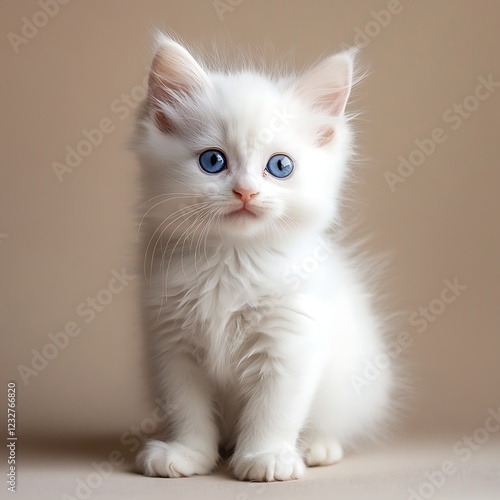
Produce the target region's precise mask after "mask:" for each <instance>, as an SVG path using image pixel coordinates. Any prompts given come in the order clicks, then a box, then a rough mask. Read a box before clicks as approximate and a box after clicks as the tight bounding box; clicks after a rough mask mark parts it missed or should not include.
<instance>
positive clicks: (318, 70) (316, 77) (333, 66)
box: [295, 51, 354, 116]
mask: <svg viewBox="0 0 500 500" xmlns="http://www.w3.org/2000/svg"><path fill="white" fill-rule="evenodd" d="M353 67H354V53H353V52H352V51H347V52H341V53H340V54H337V55H334V56H330V57H327V58H326V59H323V60H322V61H321V62H320V63H319V64H317V65H316V66H314V67H313V68H312V69H310V70H309V71H308V72H307V73H305V74H304V75H303V76H302V77H301V78H299V80H298V81H297V82H296V83H295V88H296V92H297V93H298V94H300V95H301V96H302V97H303V98H304V99H306V100H308V101H309V102H310V103H311V104H312V105H313V106H315V107H317V108H319V109H322V110H323V111H326V112H327V113H328V114H330V115H331V116H341V115H342V114H343V113H344V110H345V107H346V104H347V99H348V98H349V94H350V93H351V87H352V77H353Z"/></svg>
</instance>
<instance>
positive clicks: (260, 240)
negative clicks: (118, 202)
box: [134, 37, 392, 481]
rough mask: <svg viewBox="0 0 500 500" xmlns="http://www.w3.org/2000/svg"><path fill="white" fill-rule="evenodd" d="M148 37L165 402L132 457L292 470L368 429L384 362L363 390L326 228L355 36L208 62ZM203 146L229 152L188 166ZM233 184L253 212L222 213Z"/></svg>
mask: <svg viewBox="0 0 500 500" xmlns="http://www.w3.org/2000/svg"><path fill="white" fill-rule="evenodd" d="M157 54H159V56H158V57H159V62H160V64H159V65H158V59H157V60H156V63H157V65H156V67H153V74H152V78H156V80H154V81H153V80H151V87H150V98H149V99H148V102H147V103H145V106H144V109H143V111H142V114H141V117H140V120H139V123H138V129H137V133H136V137H135V141H134V142H135V147H136V149H137V152H138V155H139V157H140V159H141V163H142V179H143V187H144V197H145V198H144V200H145V203H144V204H143V205H142V206H141V209H143V212H142V214H143V220H142V229H143V230H144V233H145V238H144V272H145V275H146V278H147V279H146V283H145V286H144V306H145V317H146V321H147V325H148V326H147V329H148V331H147V341H148V348H149V354H150V358H151V366H152V369H153V372H154V384H155V391H156V393H157V394H158V396H160V397H161V398H162V399H164V400H166V401H167V404H169V405H171V406H170V407H171V408H172V411H171V412H170V420H169V422H168V425H167V429H166V434H165V435H164V440H162V441H158V440H151V441H150V442H148V443H147V445H146V446H145V447H144V448H143V450H142V451H141V452H140V454H139V456H138V460H137V463H138V466H139V468H140V470H141V471H142V472H143V473H144V474H146V475H150V476H164V477H178V476H190V475H192V474H207V473H209V472H210V471H211V470H212V469H213V468H214V466H215V465H216V462H217V460H218V456H219V454H218V448H219V446H220V445H224V446H226V447H228V448H232V447H234V453H233V456H232V459H231V465H232V468H233V471H234V474H235V476H236V477H237V478H239V479H247V480H256V481H272V480H288V479H294V478H298V477H299V476H301V475H302V473H303V472H304V470H305V464H304V462H305V463H306V464H307V465H309V466H314V465H325V464H331V463H335V462H337V461H338V460H340V459H341V457H342V454H343V451H342V450H343V447H345V446H348V445H350V444H352V442H353V440H355V439H356V438H358V437H360V436H368V437H370V436H371V435H373V434H374V433H375V431H376V429H377V428H378V425H379V424H380V423H381V421H382V420H383V419H384V417H385V414H386V410H387V408H388V403H389V392H390V388H391V385H392V383H391V378H392V377H391V372H390V370H385V371H383V372H381V374H380V376H379V377H378V378H377V379H376V380H374V381H373V382H372V383H371V384H370V385H369V387H367V388H365V389H364V390H363V391H361V392H359V391H356V390H355V387H354V386H353V384H352V383H351V377H352V376H353V375H361V372H362V370H363V368H364V367H365V362H366V361H367V360H368V361H369V360H373V359H374V358H375V357H376V355H377V354H379V353H380V352H382V351H383V350H384V347H383V341H382V335H381V328H380V321H379V319H378V318H377V317H376V316H375V314H374V313H373V311H372V306H371V299H370V294H369V293H368V292H367V290H366V289H365V287H364V286H363V284H362V283H360V282H359V280H358V279H357V277H356V276H357V275H356V273H355V272H354V271H353V266H352V264H351V263H350V260H349V259H346V257H344V255H343V252H342V251H341V250H340V248H338V245H337V244H336V243H335V240H334V238H333V237H332V235H333V234H334V232H335V231H334V227H335V223H336V222H337V217H338V205H339V198H340V194H341V188H342V185H343V182H344V181H345V177H346V175H347V162H348V160H349V156H350V152H351V149H352V148H351V142H352V136H351V131H350V127H349V123H348V120H347V119H346V117H345V115H344V107H345V103H346V101H347V98H348V95H349V91H350V87H351V85H352V54H350V53H343V54H340V55H337V56H333V57H331V58H327V59H325V60H323V61H322V62H321V63H320V64H319V65H318V66H316V67H314V68H313V69H311V70H310V71H309V72H307V73H306V74H305V75H303V76H299V77H290V76H287V77H279V78H278V77H276V78H271V77H269V76H265V75H262V74H260V73H258V72H254V71H250V70H241V71H235V72H230V73H224V72H222V71H218V72H217V71H207V70H205V69H202V67H201V66H200V65H199V64H198V63H197V62H196V61H195V59H193V58H192V57H191V56H190V55H189V53H188V52H187V51H186V49H184V48H183V47H181V46H180V45H178V44H177V43H175V42H173V41H172V40H170V39H168V38H166V37H160V38H159V46H158V52H157ZM155 82H156V83H155ZM158 82H160V87H161V88H160V87H158ZM155 84H156V85H157V87H156V88H155V87H154V85H155ZM162 92H163V94H162ZM161 95H163V96H165V98H164V100H162V99H161ZM159 96H160V97H159ZM158 113H164V115H160V116H164V117H166V118H167V120H168V127H171V129H170V128H169V130H168V131H167V132H166V131H165V130H161V127H159V125H158V123H157V121H156V120H155V117H157V116H158ZM280 113H281V115H280ZM283 114H284V115H283ZM285 122H286V123H285ZM282 125H283V126H282ZM263 130H266V132H264V133H263V132H262V131H263ZM269 130H271V134H270V133H269V132H268V131H269ZM329 130H330V131H334V134H332V136H330V135H329V134H327V135H326V139H325V138H324V137H323V134H324V133H325V131H327V132H328V131H329ZM322 137H323V140H322ZM209 148H218V149H220V150H222V151H224V152H225V154H226V156H227V159H228V162H229V169H228V170H227V171H224V172H222V173H220V174H213V175H209V174H206V173H205V172H203V171H202V170H201V169H200V167H199V165H198V156H199V154H200V153H201V152H202V151H204V150H205V149H209ZM275 153H285V154H287V155H289V156H290V157H291V158H292V159H293V161H294V165H295V169H294V172H293V174H292V175H291V176H290V177H288V178H286V179H275V178H273V177H272V176H270V175H269V174H266V173H265V172H264V168H265V166H266V163H267V161H268V159H269V158H270V157H271V156H272V155H273V154H275ZM236 185H238V186H240V187H241V186H243V187H245V188H248V189H252V190H253V191H254V192H258V195H257V196H255V197H254V198H253V201H252V208H253V209H254V211H255V212H256V213H257V217H255V218H251V217H244V218H234V217H232V218H231V217H228V216H227V215H225V214H227V213H229V212H231V211H233V210H235V209H237V208H239V206H240V205H241V201H239V199H238V197H236V196H235V194H234V193H233V192H232V189H233V188H234V187H235V186H236ZM297 266H299V267H297Z"/></svg>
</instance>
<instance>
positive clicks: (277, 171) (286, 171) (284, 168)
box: [266, 155, 293, 179]
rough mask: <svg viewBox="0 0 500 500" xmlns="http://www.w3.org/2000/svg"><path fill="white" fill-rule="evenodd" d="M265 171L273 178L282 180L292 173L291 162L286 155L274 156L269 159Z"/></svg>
mask: <svg viewBox="0 0 500 500" xmlns="http://www.w3.org/2000/svg"><path fill="white" fill-rule="evenodd" d="M266 170H267V171H268V172H269V173H270V174H271V175H272V176H273V177H278V178H279V179H283V178H284V177H288V176H289V175H290V174H291V173H292V171H293V161H292V159H291V158H289V157H288V156H286V155H274V156H271V158H269V161H268V162H267V165H266Z"/></svg>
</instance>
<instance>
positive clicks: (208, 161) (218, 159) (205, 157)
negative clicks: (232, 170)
mask: <svg viewBox="0 0 500 500" xmlns="http://www.w3.org/2000/svg"><path fill="white" fill-rule="evenodd" d="M198 161H199V162H200V167H201V168H202V169H203V170H204V171H205V172H207V173H209V174H218V173H219V172H222V171H223V170H225V169H226V168H227V161H226V157H225V156H224V154H223V153H222V152H221V151H218V150H217V149H207V150H206V151H203V153H201V155H200V158H199V160H198Z"/></svg>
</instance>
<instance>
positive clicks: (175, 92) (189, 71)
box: [148, 35, 209, 133]
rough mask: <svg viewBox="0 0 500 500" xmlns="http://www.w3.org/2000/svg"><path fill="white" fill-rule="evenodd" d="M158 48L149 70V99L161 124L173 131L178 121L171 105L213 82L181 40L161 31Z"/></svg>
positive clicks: (163, 127) (159, 126) (162, 128)
mask: <svg viewBox="0 0 500 500" xmlns="http://www.w3.org/2000/svg"><path fill="white" fill-rule="evenodd" d="M157 45H158V46H157V50H156V54H155V56H154V59H153V64H152V66H151V71H150V73H149V89H148V99H149V105H150V109H151V112H152V113H153V114H154V115H155V122H156V125H157V126H158V128H159V129H160V130H161V131H162V132H165V133H171V132H173V131H174V129H175V125H174V123H173V122H172V120H171V119H170V118H169V116H168V106H174V107H175V105H176V104H177V103H179V102H180V101H182V100H183V99H185V98H186V97H193V96H194V95H195V94H197V93H199V92H200V91H202V90H203V89H205V88H206V87H207V86H208V85H209V79H208V75H207V74H206V73H205V71H204V70H203V69H202V68H201V66H200V65H199V64H198V63H197V62H196V61H195V59H194V58H193V56H192V55H191V54H190V53H189V52H188V51H187V50H186V49H185V48H184V47H182V46H181V45H179V44H178V43H177V42H174V41H173V40H172V39H170V38H168V37H166V36H165V35H159V37H158V39H157Z"/></svg>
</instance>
